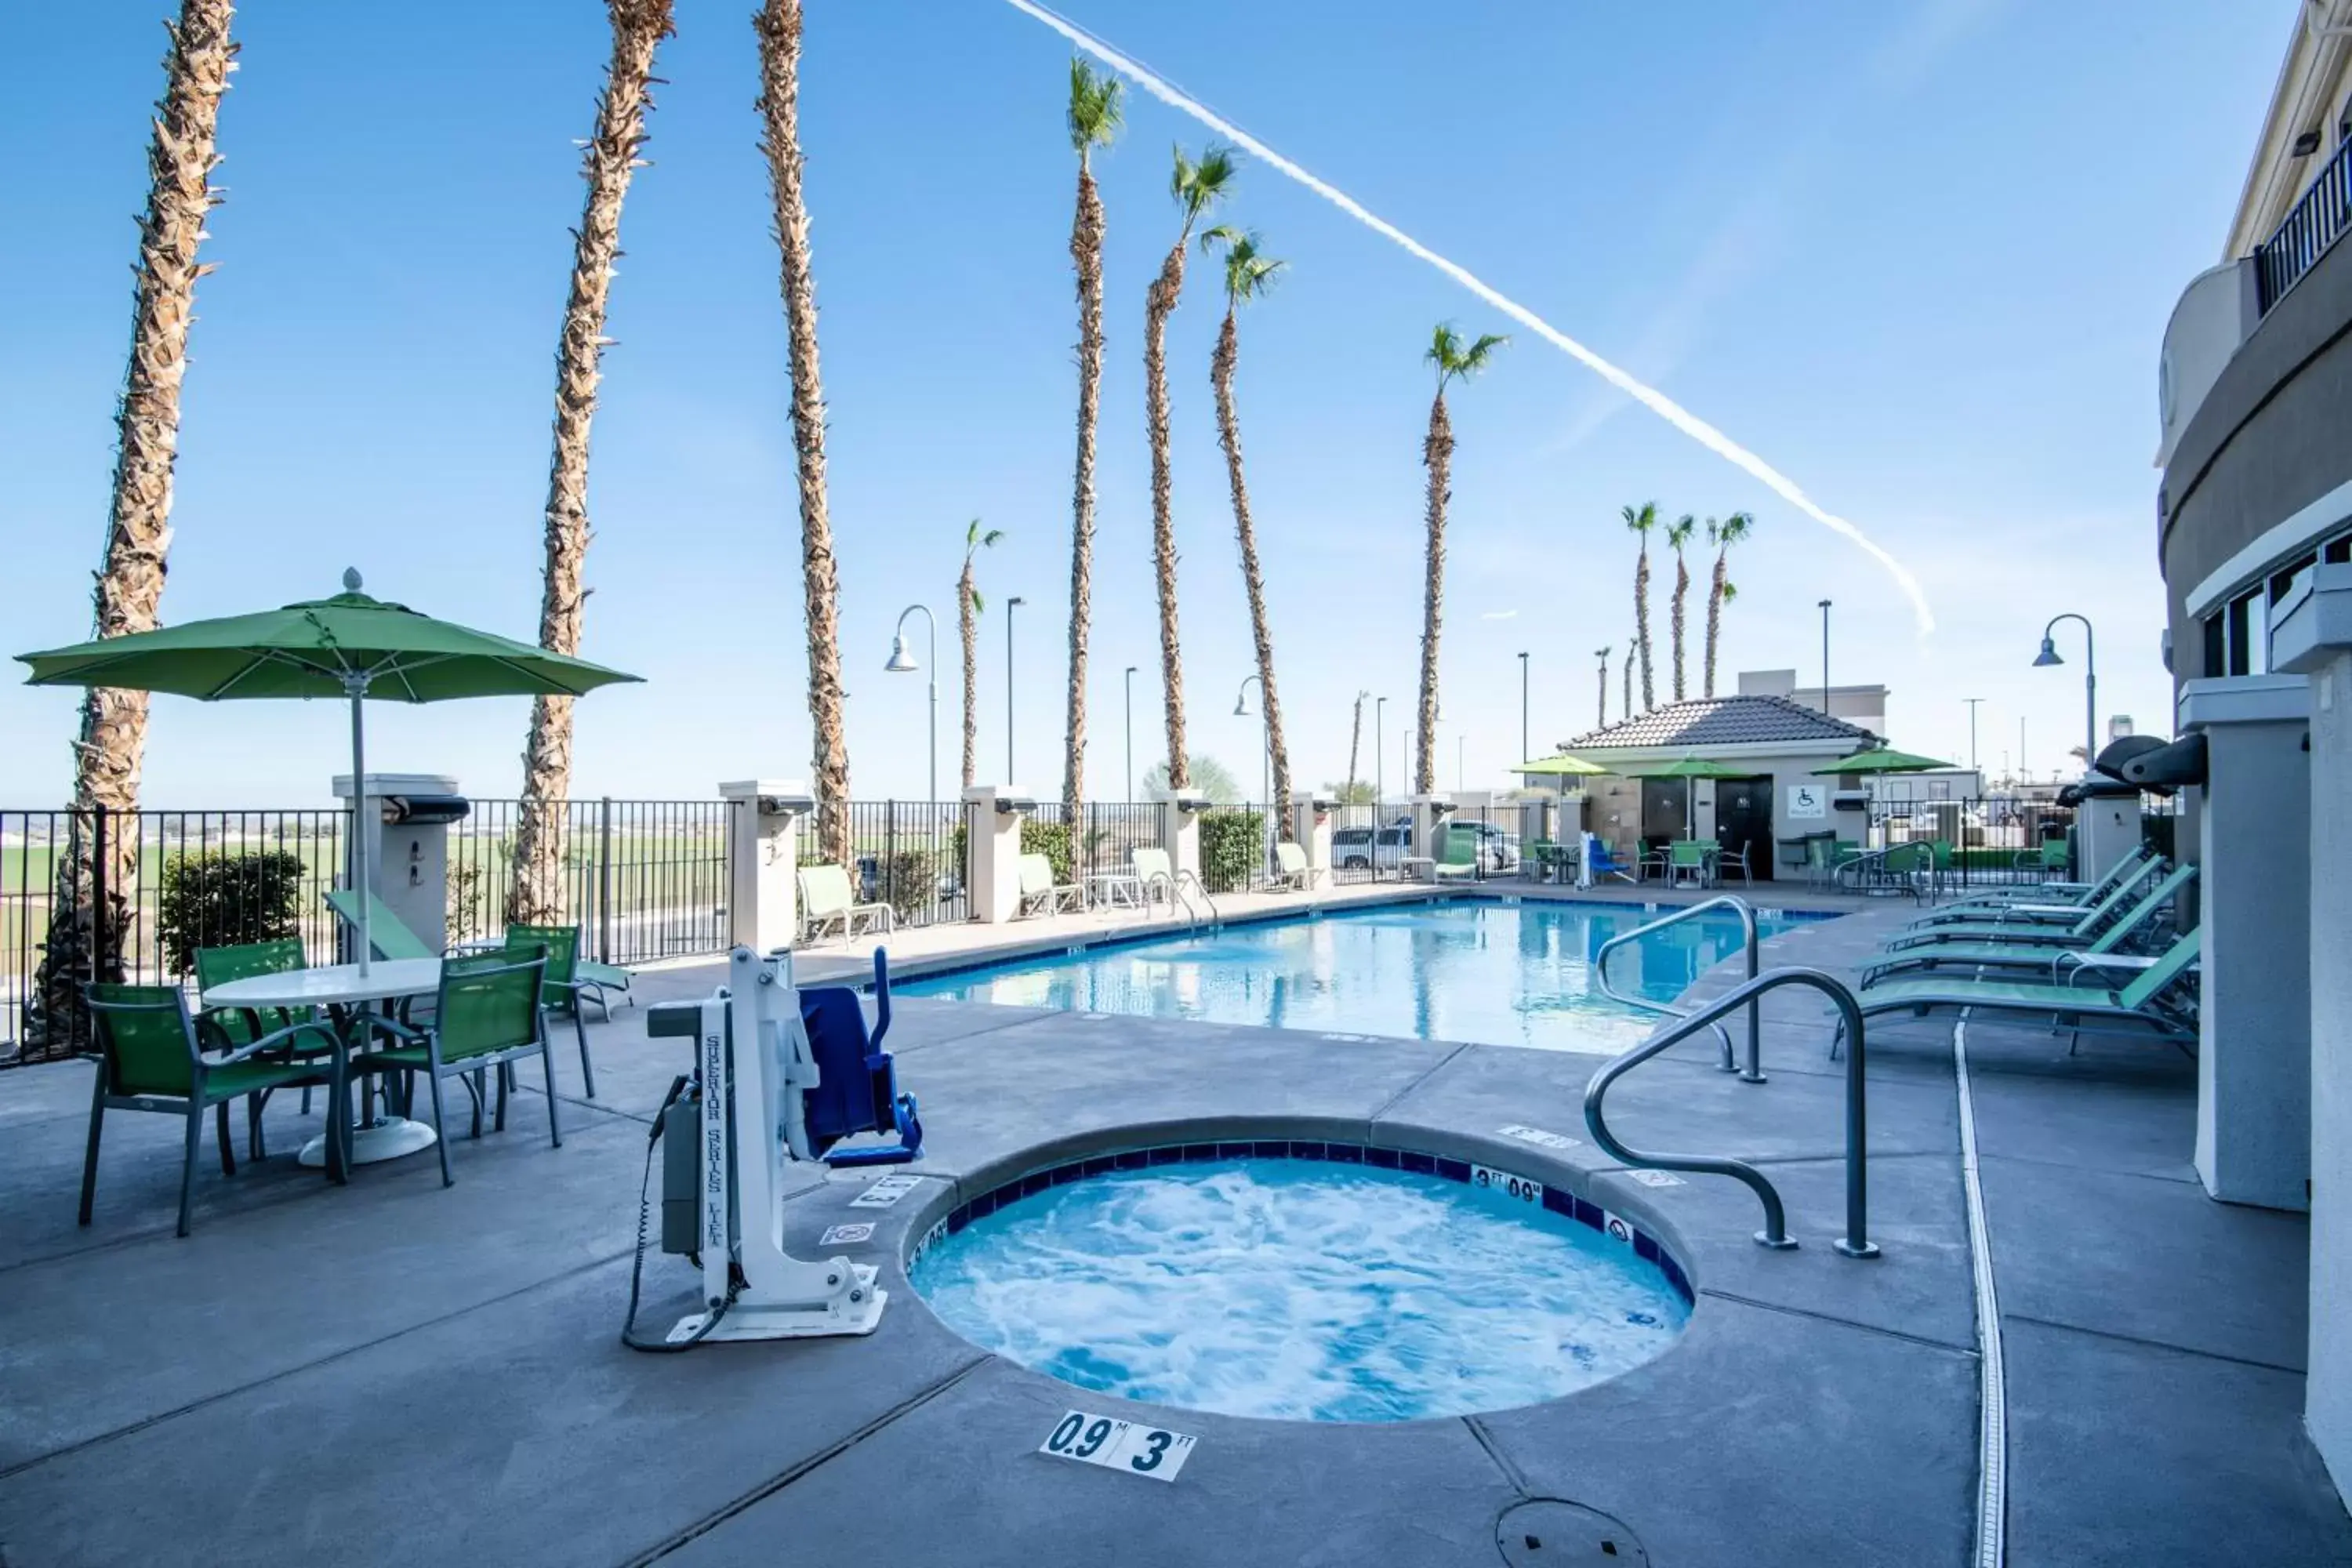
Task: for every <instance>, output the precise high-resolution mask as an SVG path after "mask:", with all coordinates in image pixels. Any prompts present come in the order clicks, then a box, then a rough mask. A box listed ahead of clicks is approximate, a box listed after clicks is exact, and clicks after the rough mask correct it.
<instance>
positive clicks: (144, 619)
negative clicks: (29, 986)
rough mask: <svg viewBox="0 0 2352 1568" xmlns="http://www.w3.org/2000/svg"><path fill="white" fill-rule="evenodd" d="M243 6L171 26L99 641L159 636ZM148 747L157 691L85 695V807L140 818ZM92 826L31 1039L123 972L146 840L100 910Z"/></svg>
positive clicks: (54, 929)
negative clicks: (187, 395) (121, 951)
mask: <svg viewBox="0 0 2352 1568" xmlns="http://www.w3.org/2000/svg"><path fill="white" fill-rule="evenodd" d="M235 13H236V5H234V4H233V0H182V4H181V6H180V18H179V21H178V22H177V23H176V24H167V30H168V31H169V32H170V34H171V38H172V44H171V49H170V52H169V53H167V54H166V55H165V56H164V58H163V70H164V86H163V100H162V101H161V102H159V103H158V104H157V105H156V106H155V107H156V118H155V121H154V136H153V139H152V141H151V142H149V143H148V147H147V174H148V187H147V211H146V213H145V214H144V215H143V216H142V218H141V219H140V225H139V260H138V263H137V266H136V267H135V268H134V271H135V272H136V273H137V275H138V279H139V282H138V287H137V290H136V302H135V304H134V306H133V309H132V311H131V365H130V369H129V371H128V373H127V374H125V376H124V378H123V387H122V401H121V406H120V407H119V409H118V410H117V430H116V458H115V465H114V494H113V499H112V502H111V504H110V508H109V514H108V518H107V531H106V561H105V564H104V565H103V566H102V567H101V568H100V572H99V574H98V588H97V593H96V595H95V605H94V606H93V610H94V614H93V616H92V619H93V623H94V627H95V631H96V635H97V636H99V637H121V636H123V635H124V634H126V633H130V632H143V631H152V630H153V629H154V626H155V619H156V612H157V610H158V608H159V607H160V606H161V605H162V603H163V574H164V570H165V564H166V557H167V555H168V553H169V552H170V550H171V544H172V469H173V462H174V460H175V459H176V458H177V456H178V453H179V444H180V383H181V380H182V378H183V377H184V375H185V374H186V373H187V368H188V327H189V324H190V323H191V322H192V321H194V319H195V317H194V308H195V296H196V279H199V278H201V277H203V276H204V275H205V273H207V272H209V271H211V270H212V268H211V267H210V266H209V265H200V264H199V263H198V262H197V260H196V248H197V246H198V245H199V244H200V243H201V242H202V241H203V239H204V237H205V215H206V214H207V213H209V212H211V210H212V206H213V202H214V200H215V197H216V196H217V195H218V193H217V191H216V190H215V187H214V186H213V184H212V183H211V175H212V172H213V170H214V169H215V167H217V166H218V165H219V163H220V155H219V153H217V152H215V136H216V133H217V131H218V128H219V121H220V101H221V97H222V95H223V94H224V93H226V92H227V91H228V79H229V73H230V72H232V71H234V70H235V69H236V52H237V49H236V45H235V44H234V43H231V42H230V41H229V36H228V30H229V22H230V20H231V18H232V17H233V16H234V15H235ZM146 748H147V694H146V693H145V692H143V691H121V690H116V689H112V688H110V687H98V688H93V689H91V690H90V691H89V695H88V696H86V697H85V698H84V699H83V700H82V709H81V721H80V725H79V731H78V733H77V735H76V737H75V742H74V795H73V800H74V810H75V811H76V812H77V813H80V814H83V817H85V818H86V817H87V816H89V815H90V814H94V813H95V812H96V811H97V810H98V808H100V807H101V806H102V807H104V808H105V809H107V810H109V811H133V810H135V809H137V807H138V805H139V773H140V766H141V763H142V762H143V761H144V759H145V754H146ZM87 832H88V829H87V828H81V829H79V831H77V832H76V833H74V834H72V835H69V837H68V843H69V845H70V846H71V852H69V853H68V854H66V855H64V856H62V857H60V858H58V868H57V893H56V898H55V900H54V901H53V902H52V903H51V905H50V909H51V910H52V914H51V917H50V922H49V931H48V938H47V942H46V944H45V946H44V949H43V952H42V957H41V963H40V969H39V973H37V975H36V977H35V986H36V988H37V994H38V995H39V996H40V998H41V1000H40V1005H39V1013H40V1017H39V1019H38V1020H37V1022H36V1021H33V1020H28V1021H27V1027H26V1040H27V1043H28V1044H32V1043H40V1044H44V1045H53V1046H56V1047H64V1046H65V1045H67V1044H68V1043H69V1042H76V1041H79V1039H80V1038H81V1037H82V1036H81V1031H80V1020H81V1017H82V1006H81V993H80V990H79V983H80V982H81V981H82V980H84V979H86V978H88V977H89V975H90V974H92V973H96V974H97V975H98V976H99V977H100V978H101V979H109V978H115V977H116V976H115V973H114V957H115V953H114V948H115V943H114V942H113V941H112V940H111V938H112V937H114V936H115V935H117V934H119V932H120V928H121V911H122V908H123V906H122V904H121V901H120V895H121V890H122V889H127V888H130V887H131V885H132V879H133V877H134V875H135V874H136V871H137V868H138V864H139V858H138V857H139V846H138V835H137V834H136V833H135V832H129V831H116V832H110V833H109V835H108V836H107V838H108V854H107V861H108V865H107V886H108V888H109V889H110V891H111V892H112V894H113V895H114V897H113V898H110V900H109V902H110V906H111V908H110V910H108V911H107V912H106V913H105V914H104V915H103V916H101V915H100V911H99V910H97V909H96V907H95V906H96V903H97V875H98V872H97V867H96V865H95V863H94V858H93V852H92V848H91V847H90V846H91V840H90V839H89V837H84V835H85V834H86V833H87Z"/></svg>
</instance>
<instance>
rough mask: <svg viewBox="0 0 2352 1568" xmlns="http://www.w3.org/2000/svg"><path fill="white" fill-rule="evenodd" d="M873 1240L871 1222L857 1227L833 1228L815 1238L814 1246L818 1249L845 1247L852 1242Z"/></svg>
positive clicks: (839, 1226)
mask: <svg viewBox="0 0 2352 1568" xmlns="http://www.w3.org/2000/svg"><path fill="white" fill-rule="evenodd" d="M873 1239H874V1226H873V1224H872V1222H871V1221H867V1222H865V1223H862V1224H858V1225H836V1226H831V1227H830V1228H828V1229H827V1230H826V1231H825V1233H824V1235H823V1236H820V1237H817V1238H816V1244H817V1245H818V1246H819V1247H846V1246H848V1245H849V1244H850V1243H851V1242H854V1241H871V1240H873Z"/></svg>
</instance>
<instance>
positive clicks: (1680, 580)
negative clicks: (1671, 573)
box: [1673, 550, 1690, 702]
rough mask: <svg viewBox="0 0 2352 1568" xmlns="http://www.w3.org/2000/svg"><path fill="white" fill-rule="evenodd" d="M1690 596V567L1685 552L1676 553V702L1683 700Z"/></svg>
mask: <svg viewBox="0 0 2352 1568" xmlns="http://www.w3.org/2000/svg"><path fill="white" fill-rule="evenodd" d="M1689 595H1690V567H1689V566H1688V565H1687V564H1685V563H1684V561H1683V552H1681V551H1679V550H1677V551H1675V608H1674V617H1673V618H1674V635H1675V701H1677V702H1680V701H1681V700H1683V601H1684V600H1685V598H1687V597H1688V596H1689Z"/></svg>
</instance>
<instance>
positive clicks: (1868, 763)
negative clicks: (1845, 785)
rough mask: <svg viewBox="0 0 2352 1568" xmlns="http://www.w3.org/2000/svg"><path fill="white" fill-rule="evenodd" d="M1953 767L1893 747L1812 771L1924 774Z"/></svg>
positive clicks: (1855, 756)
mask: <svg viewBox="0 0 2352 1568" xmlns="http://www.w3.org/2000/svg"><path fill="white" fill-rule="evenodd" d="M1951 765H1952V764H1951V763H1939V762H1937V760H1936V759H1935V758H1933V757H1922V756H1919V755H1917V754H1916V753H1915V752H1898V751H1896V750H1895V748H1894V747H1892V746H1878V747H1874V748H1873V749H1872V750H1870V751H1867V752H1854V754H1853V755H1852V756H1850V757H1840V758H1838V759H1837V761H1835V762H1833V763H1822V765H1821V766H1820V767H1817V768H1815V769H1813V770H1812V771H1813V772H1814V773H1931V772H1933V771H1934V770H1936V769H1937V768H1948V767H1950V766H1951Z"/></svg>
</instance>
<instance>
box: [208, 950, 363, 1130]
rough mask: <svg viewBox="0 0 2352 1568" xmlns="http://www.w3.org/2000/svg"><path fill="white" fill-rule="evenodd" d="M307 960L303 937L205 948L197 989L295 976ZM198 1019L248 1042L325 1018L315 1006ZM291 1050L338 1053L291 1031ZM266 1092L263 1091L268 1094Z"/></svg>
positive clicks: (305, 1107) (235, 1042)
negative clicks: (264, 977)
mask: <svg viewBox="0 0 2352 1568" xmlns="http://www.w3.org/2000/svg"><path fill="white" fill-rule="evenodd" d="M308 963H309V960H308V959H306V958H304V957H303V954H302V941H301V939H300V938H299V937H291V936H286V937H278V938H277V939H275V940H274V941H270V942H239V943H237V944H236V945H235V946H231V947H200V948H198V949H196V989H197V990H199V991H210V990H211V989H212V988H213V987H214V986H215V985H226V984H228V983H229V982H230V981H232V980H251V979H253V978H255V977H256V976H257V975H263V974H290V973H293V972H294V971H295V970H298V969H300V968H303V967H305V966H306V965H307V964H308ZM197 1021H198V1023H199V1024H200V1025H210V1026H212V1027H213V1028H215V1029H217V1030H219V1031H220V1036H221V1038H223V1039H225V1040H226V1041H227V1042H228V1043H229V1044H230V1045H231V1046H249V1045H251V1044H252V1043H253V1042H254V1041H256V1040H257V1039H259V1038H261V1037H263V1036H264V1035H270V1034H276V1033H278V1031H280V1030H289V1031H290V1030H291V1029H292V1028H293V1026H295V1025H297V1024H316V1023H320V1022H323V1020H322V1019H320V1016H319V1010H318V1009H317V1008H316V1007H207V1008H205V1010H204V1012H203V1013H202V1014H200V1015H199V1016H198V1018H197ZM288 1044H289V1050H288V1053H287V1054H288V1055H289V1057H291V1058H305V1057H308V1058H317V1057H320V1056H331V1055H332V1054H333V1047H331V1046H325V1045H320V1043H319V1042H318V1041H317V1040H316V1039H315V1038H314V1037H310V1036H300V1037H295V1036H292V1035H290V1034H289V1037H288ZM267 1092H268V1091H266V1090H265V1091H264V1097H265V1098H266V1097H267ZM302 1114H303V1115H305V1116H308V1115H310V1086H309V1085H307V1084H306V1085H304V1086H303V1089H302ZM253 1157H254V1158H255V1159H259V1158H261V1152H260V1151H259V1150H258V1149H256V1150H255V1151H254V1152H253Z"/></svg>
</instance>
